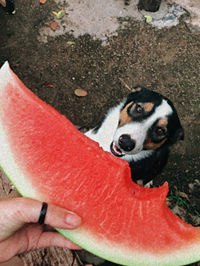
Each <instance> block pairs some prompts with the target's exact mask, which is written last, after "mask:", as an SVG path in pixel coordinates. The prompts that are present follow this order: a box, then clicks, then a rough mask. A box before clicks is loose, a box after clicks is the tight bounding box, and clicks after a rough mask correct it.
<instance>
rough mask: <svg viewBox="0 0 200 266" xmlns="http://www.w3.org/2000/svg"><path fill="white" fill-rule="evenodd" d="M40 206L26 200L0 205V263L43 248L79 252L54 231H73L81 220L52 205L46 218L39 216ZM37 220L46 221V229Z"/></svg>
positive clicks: (2, 201) (36, 202) (12, 200)
mask: <svg viewBox="0 0 200 266" xmlns="http://www.w3.org/2000/svg"><path fill="white" fill-rule="evenodd" d="M42 206H43V205H42V202H40V201H37V200H33V199H29V198H14V199H6V200H1V201H0V262H4V261H7V260H9V259H10V258H12V257H14V256H15V255H17V254H20V253H23V252H25V251H29V250H34V249H38V248H42V247H50V246H57V247H65V248H69V249H80V247H78V246H77V245H75V244H74V243H72V242H70V241H69V240H67V239H66V238H65V237H64V236H62V235H61V234H59V233H58V232H55V231H54V230H53V228H54V227H56V228H62V229H75V228H77V227H78V226H79V225H80V224H81V218H80V217H79V216H78V215H76V214H74V213H72V212H70V211H67V210H65V209H62V208H60V207H57V206H54V205H51V204H48V208H47V212H46V216H45V215H43V216H41V208H42ZM39 217H40V218H41V217H43V218H45V220H44V223H45V225H44V224H39V223H38V219H39Z"/></svg>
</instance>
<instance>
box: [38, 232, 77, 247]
mask: <svg viewBox="0 0 200 266" xmlns="http://www.w3.org/2000/svg"><path fill="white" fill-rule="evenodd" d="M52 246H54V247H63V248H69V249H81V248H80V247H79V246H77V245H76V244H74V243H73V242H71V241H70V240H68V239H66V238H65V237H64V236H62V235H61V234H59V233H57V232H43V233H42V235H41V236H40V240H39V242H38V246H37V248H43V247H52Z"/></svg>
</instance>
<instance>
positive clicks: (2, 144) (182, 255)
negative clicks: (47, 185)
mask: <svg viewBox="0 0 200 266" xmlns="http://www.w3.org/2000/svg"><path fill="white" fill-rule="evenodd" d="M8 81H9V82H12V81H13V77H12V73H11V72H10V69H9V65H8V63H7V62H6V63H5V64H4V66H3V67H2V68H1V70H0V95H1V92H2V90H4V89H6V86H7V82H8ZM1 100H2V99H1ZM0 165H1V167H2V168H3V170H4V172H5V174H6V175H7V177H8V178H9V179H10V180H11V182H12V183H13V184H14V185H15V187H16V188H17V190H18V191H19V192H20V193H21V194H22V195H23V196H26V197H30V198H34V199H38V200H43V199H42V195H40V193H39V191H37V190H36V188H35V189H34V188H33V187H32V185H31V183H30V182H29V181H28V180H27V178H26V177H25V176H24V173H23V172H22V170H21V169H20V168H19V166H18V165H17V163H16V161H15V158H14V155H13V154H12V152H11V149H10V146H9V143H8V140H7V137H6V134H5V129H4V127H3V124H2V112H1V105H0ZM57 230H58V231H59V232H60V233H61V234H62V235H64V236H65V237H67V238H69V239H70V240H72V241H73V242H75V243H76V244H78V245H79V246H81V247H83V248H84V249H86V250H88V251H90V252H92V253H94V254H96V255H98V256H100V257H103V258H105V259H107V260H110V261H112V262H115V263H119V264H122V265H127V266H144V265H145V266H178V265H186V264H189V263H192V262H195V261H198V260H199V259H200V241H199V243H198V244H191V245H190V246H187V247H181V248H180V249H179V250H176V251H173V250H172V251H171V253H170V252H167V254H160V255H158V254H155V255H154V254H153V253H148V252H146V251H144V250H141V251H138V250H134V249H128V248H124V247H123V245H120V243H113V242H109V241H108V240H107V239H104V240H101V241H100V240H99V239H98V238H97V237H95V236H94V235H92V234H91V232H90V231H89V230H86V229H85V228H84V227H80V228H79V229H76V230H62V229H57Z"/></svg>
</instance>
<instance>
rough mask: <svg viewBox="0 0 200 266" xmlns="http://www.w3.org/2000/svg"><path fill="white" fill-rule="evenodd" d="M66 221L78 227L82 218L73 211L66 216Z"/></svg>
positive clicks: (72, 226) (71, 225)
mask: <svg viewBox="0 0 200 266" xmlns="http://www.w3.org/2000/svg"><path fill="white" fill-rule="evenodd" d="M65 222H66V223H67V224H68V225H69V226H70V227H71V228H74V227H78V226H79V225H80V224H81V218H80V217H79V216H78V215H76V214H73V213H68V214H67V216H66V218H65Z"/></svg>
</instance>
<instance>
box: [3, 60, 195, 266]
mask: <svg viewBox="0 0 200 266" xmlns="http://www.w3.org/2000/svg"><path fill="white" fill-rule="evenodd" d="M0 165H1V167H2V169H3V170H4V172H5V173H6V175H7V176H8V178H9V179H10V180H11V182H12V183H13V184H14V185H15V186H16V188H17V189H18V191H19V192H20V193H21V194H22V195H23V196H26V197H31V198H34V199H38V200H41V201H47V202H49V203H53V204H56V205H58V206H61V207H64V208H66V209H69V210H71V211H74V212H76V213H77V214H79V215H80V216H81V217H82V220H83V224H82V225H81V227H80V228H78V229H76V230H60V229H57V230H58V231H59V232H60V233H61V234H63V235H64V236H66V237H67V238H69V239H71V240H72V241H74V242H75V243H77V244H78V245H80V246H82V247H83V248H85V249H87V250H88V251H90V252H92V253H94V254H96V255H98V256H100V257H103V258H105V259H107V260H110V261H113V262H115V263H119V264H122V265H131V266H132V265H142V266H143V265H154V266H155V265H170V266H172V265H186V264H188V263H192V262H195V261H199V260H200V228H199V227H192V226H191V225H189V224H186V223H185V222H183V221H182V220H181V219H180V218H178V217H177V216H176V215H174V214H173V213H172V212H171V210H170V209H169V208H168V207H167V205H166V195H167V193H168V185H167V183H165V184H164V185H163V186H161V187H159V188H143V187H140V186H138V185H137V184H135V183H133V182H132V180H131V174H130V169H129V166H128V163H127V162H125V161H123V160H121V159H118V158H116V157H114V156H112V155H111V154H110V153H108V152H104V151H103V150H102V149H101V148H100V147H99V146H98V144H97V143H95V142H94V141H92V140H90V139H89V138H87V137H86V136H85V135H83V134H82V133H81V132H79V131H78V130H77V129H76V128H75V127H74V125H73V124H72V123H71V122H70V121H69V120H68V119H67V118H66V117H64V116H63V115H61V114H60V113H58V112H57V111H56V110H55V109H53V108H52V107H51V106H50V105H48V104H46V103H45V102H43V101H42V100H41V99H39V98H38V97H37V96H36V95H34V94H33V93H32V92H31V91H30V90H29V89H28V88H26V86H25V85H24V84H23V83H22V82H21V81H20V80H19V79H18V77H17V76H16V75H15V74H14V73H13V72H12V70H11V69H10V68H9V65H8V63H5V64H4V65H3V67H2V68H1V70H0Z"/></svg>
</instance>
